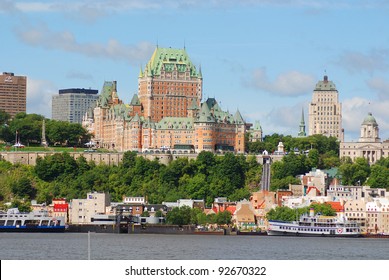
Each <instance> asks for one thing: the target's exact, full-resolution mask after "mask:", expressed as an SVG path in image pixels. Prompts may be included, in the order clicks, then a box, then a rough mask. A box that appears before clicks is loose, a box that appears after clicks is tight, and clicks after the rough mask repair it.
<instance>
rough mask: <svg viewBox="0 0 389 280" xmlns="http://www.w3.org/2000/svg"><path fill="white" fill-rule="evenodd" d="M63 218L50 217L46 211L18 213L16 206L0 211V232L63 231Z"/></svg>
mask: <svg viewBox="0 0 389 280" xmlns="http://www.w3.org/2000/svg"><path fill="white" fill-rule="evenodd" d="M64 231H65V218H64V217H50V216H48V213H47V211H37V212H30V213H20V212H19V210H18V209H17V208H11V209H8V211H7V212H6V213H5V212H0V232H64Z"/></svg>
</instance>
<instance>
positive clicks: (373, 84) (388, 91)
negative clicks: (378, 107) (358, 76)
mask: <svg viewBox="0 0 389 280" xmlns="http://www.w3.org/2000/svg"><path fill="white" fill-rule="evenodd" d="M367 85H368V86H369V88H370V89H372V90H373V91H375V92H377V94H378V97H379V98H380V99H381V100H389V82H387V81H386V80H385V79H383V78H372V79H370V80H368V81H367Z"/></svg>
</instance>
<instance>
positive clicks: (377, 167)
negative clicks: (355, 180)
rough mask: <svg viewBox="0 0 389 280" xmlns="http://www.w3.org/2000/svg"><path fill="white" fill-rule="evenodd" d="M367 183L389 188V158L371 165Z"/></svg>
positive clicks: (376, 186) (375, 186)
mask: <svg viewBox="0 0 389 280" xmlns="http://www.w3.org/2000/svg"><path fill="white" fill-rule="evenodd" d="M367 184H368V185H369V186H370V187H372V188H385V189H387V190H389V158H383V159H381V160H379V161H377V163H376V164H374V165H373V166H371V168H370V176H369V178H368V180H367Z"/></svg>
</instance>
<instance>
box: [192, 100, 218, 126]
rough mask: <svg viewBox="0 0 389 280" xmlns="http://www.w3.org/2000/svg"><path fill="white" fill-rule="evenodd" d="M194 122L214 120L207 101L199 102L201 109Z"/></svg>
mask: <svg viewBox="0 0 389 280" xmlns="http://www.w3.org/2000/svg"><path fill="white" fill-rule="evenodd" d="M196 122H215V118H214V117H213V116H212V114H211V111H210V109H209V107H208V104H207V102H204V103H203V104H201V109H200V112H199V115H198V117H197V120H196Z"/></svg>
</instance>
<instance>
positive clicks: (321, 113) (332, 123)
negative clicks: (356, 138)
mask: <svg viewBox="0 0 389 280" xmlns="http://www.w3.org/2000/svg"><path fill="white" fill-rule="evenodd" d="M315 134H322V135H325V136H333V137H336V138H337V139H339V141H342V140H343V130H342V104H341V103H340V102H339V93H338V90H337V89H336V86H335V84H334V83H333V82H332V81H329V80H328V76H324V79H323V81H319V82H318V83H317V84H316V87H315V89H314V91H313V96H312V101H311V103H310V104H309V135H315Z"/></svg>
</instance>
